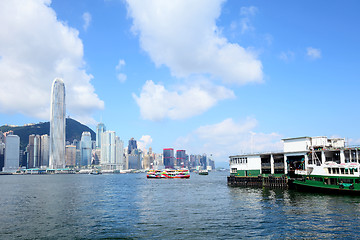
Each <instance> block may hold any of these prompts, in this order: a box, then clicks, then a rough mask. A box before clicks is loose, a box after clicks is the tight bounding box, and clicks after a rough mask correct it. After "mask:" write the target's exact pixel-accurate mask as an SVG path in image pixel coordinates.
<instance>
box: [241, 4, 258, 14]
mask: <svg viewBox="0 0 360 240" xmlns="http://www.w3.org/2000/svg"><path fill="white" fill-rule="evenodd" d="M257 12H258V8H257V7H255V6H250V7H241V8H240V15H242V16H254V15H255V14H256V13H257Z"/></svg>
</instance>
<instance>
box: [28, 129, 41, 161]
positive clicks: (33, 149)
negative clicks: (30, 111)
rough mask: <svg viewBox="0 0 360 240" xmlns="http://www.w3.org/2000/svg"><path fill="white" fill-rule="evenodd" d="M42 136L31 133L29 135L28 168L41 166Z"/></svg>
mask: <svg viewBox="0 0 360 240" xmlns="http://www.w3.org/2000/svg"><path fill="white" fill-rule="evenodd" d="M40 139H41V138H40V136H39V135H34V134H31V135H29V145H28V148H27V150H28V164H27V166H28V168H37V167H40V161H41V143H40V141H41V140H40Z"/></svg>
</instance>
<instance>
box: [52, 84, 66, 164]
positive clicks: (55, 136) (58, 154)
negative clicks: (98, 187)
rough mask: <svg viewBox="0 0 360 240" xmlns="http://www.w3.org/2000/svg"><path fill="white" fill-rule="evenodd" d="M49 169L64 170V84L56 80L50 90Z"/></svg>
mask: <svg viewBox="0 0 360 240" xmlns="http://www.w3.org/2000/svg"><path fill="white" fill-rule="evenodd" d="M50 111H51V114H50V160H49V167H50V168H53V169H58V168H65V114H66V108H65V84H64V82H63V80H62V79H60V78H56V79H55V80H54V82H53V85H52V89H51V110H50Z"/></svg>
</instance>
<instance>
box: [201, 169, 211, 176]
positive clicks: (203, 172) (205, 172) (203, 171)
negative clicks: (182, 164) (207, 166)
mask: <svg viewBox="0 0 360 240" xmlns="http://www.w3.org/2000/svg"><path fill="white" fill-rule="evenodd" d="M199 175H209V171H208V170H200V171H199Z"/></svg>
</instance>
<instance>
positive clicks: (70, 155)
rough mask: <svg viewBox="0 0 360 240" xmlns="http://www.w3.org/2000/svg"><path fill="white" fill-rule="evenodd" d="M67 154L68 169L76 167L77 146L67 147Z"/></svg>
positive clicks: (66, 163)
mask: <svg viewBox="0 0 360 240" xmlns="http://www.w3.org/2000/svg"><path fill="white" fill-rule="evenodd" d="M65 154H66V160H65V165H66V167H75V164H76V146H74V145H67V146H66V147H65Z"/></svg>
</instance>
